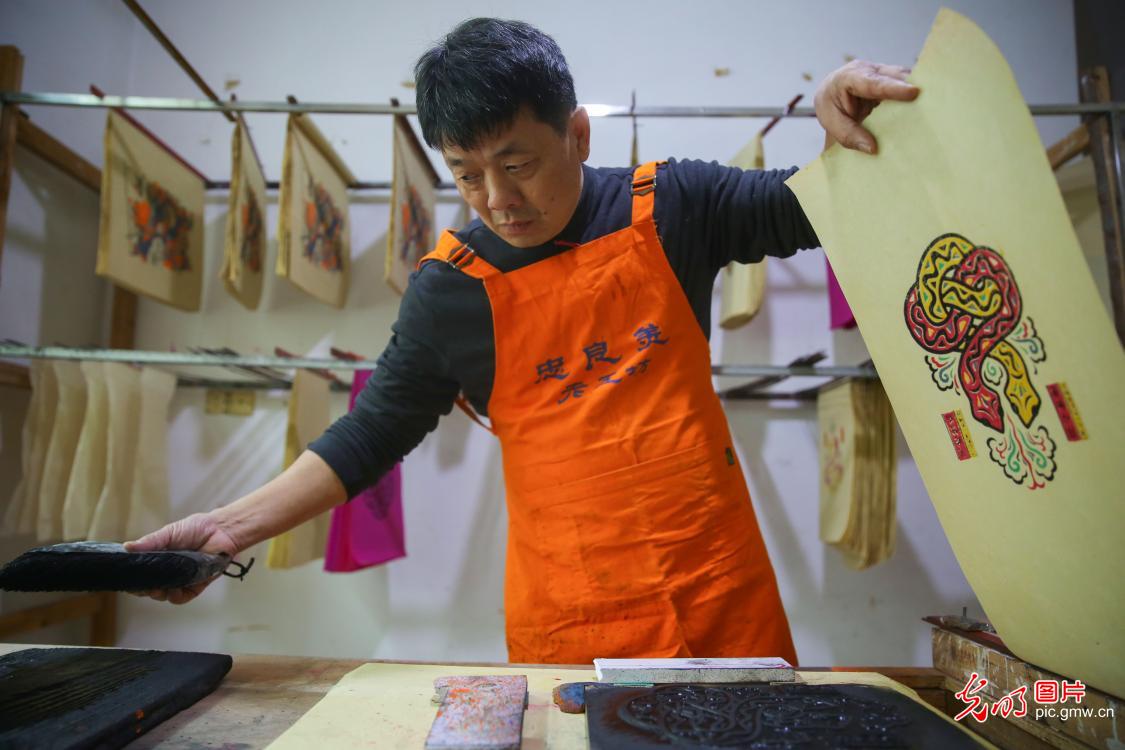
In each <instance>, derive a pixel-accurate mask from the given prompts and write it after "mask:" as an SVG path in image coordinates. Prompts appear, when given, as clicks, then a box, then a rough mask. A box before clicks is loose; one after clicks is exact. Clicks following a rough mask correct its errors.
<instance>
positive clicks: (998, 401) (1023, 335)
mask: <svg viewBox="0 0 1125 750" xmlns="http://www.w3.org/2000/svg"><path fill="white" fill-rule="evenodd" d="M911 80H912V81H913V82H914V83H916V84H917V85H918V86H919V87H920V88H921V95H920V96H919V98H918V100H917V101H916V102H914V103H896V102H884V103H883V104H881V105H880V106H879V107H878V108H877V109H876V110H875V112H874V113H873V114H872V115H871V117H869V118H868V120H867V122H866V124H867V126H868V127H869V128H870V130H871V131H872V132H873V133H874V134H875V136H876V138H877V139H878V141H879V155H878V156H875V157H871V156H867V155H865V154H862V153H859V152H855V151H849V150H845V149H843V148H840V147H838V146H837V147H833V148H831V149H829V150H828V151H827V152H826V153H825V154H823V155H822V156H821V158H820V159H818V160H817V161H816V162H814V163H813V164H811V165H809V166H808V167H807V168H805V169H803V170H801V171H800V172H798V173H797V174H796V175H794V176H793V177H791V178H790V179H789V185H790V186H791V187H792V188H793V190H794V192H795V193H796V194H797V197H798V199H799V200H800V202H801V205H802V206H803V208H804V210H805V212H806V214H807V215H808V216H809V218H810V220H811V221H812V224H813V226H814V227H815V228H816V231H817V234H818V235H819V237H820V239H821V241H822V242H823V243H824V248H825V251H826V252H827V253H828V256H829V258H830V260H831V262H832V266H833V268H834V269H835V271H836V274H837V276H838V278H839V280H840V284H841V286H842V288H843V289H844V292H845V293H846V294H847V297H848V301H849V302H850V303H851V306H852V308H853V310H854V311H855V314H856V320H857V321H858V323H859V327H860V330H861V332H862V333H863V337H864V340H865V342H866V343H867V346H868V348H869V350H870V352H871V355H872V357H873V358H874V361H875V364H876V366H877V367H878V368H879V374H880V376H881V378H882V381H883V384H884V386H885V388H886V390H887V393H888V395H889V396H890V399H891V402H892V405H893V407H894V411H895V414H896V415H897V417H898V420H899V423H900V424H901V425H902V428H903V432H904V433H905V435H906V439H907V441H908V442H909V444H910V447H911V452H912V453H913V455H914V458H915V460H916V461H917V463H918V467H919V470H920V472H921V474H922V478H923V480H924V481H925V484H926V488H927V489H928V491H929V494H930V497H931V499H932V500H933V503H934V507H935V508H936V510H937V513H938V517H939V518H940V520H941V523H942V526H943V527H944V529H945V531H946V534H947V535H948V537H949V541H950V544H951V545H952V547H953V550H954V552H955V554H956V555H957V558H958V560H959V562H960V563H961V566H962V568H963V569H964V572H965V575H966V577H967V578H968V580H969V583H970V584H971V585H972V587H973V590H974V591H975V593H976V594H977V596H978V597H979V599H980V601H981V604H982V605H983V606H984V608H985V611H986V612H987V614H988V616H989V618H990V619H991V620H992V622H993V624H994V625H995V626H996V629H997V631H998V632H999V634H1000V636H1001V637H1002V638H1003V639H1004V641H1005V643H1006V644H1007V645H1008V647H1009V648H1011V649H1012V651H1013V652H1015V654H1016V655H1017V656H1019V657H1020V658H1022V659H1025V660H1027V661H1029V662H1033V663H1035V664H1038V665H1040V666H1042V667H1045V668H1047V669H1050V670H1053V671H1055V672H1059V673H1060V674H1063V675H1066V676H1068V677H1070V678H1077V679H1081V680H1083V681H1085V682H1087V683H1089V684H1090V685H1093V686H1094V687H1097V688H1100V689H1102V690H1105V691H1107V692H1110V693H1113V694H1116V695H1125V579H1123V578H1122V577H1121V576H1120V575H1119V574H1118V571H1121V570H1123V569H1125V544H1123V543H1122V537H1123V535H1125V513H1122V506H1121V499H1122V490H1121V485H1122V481H1121V477H1120V464H1121V456H1122V446H1123V445H1125V400H1123V399H1122V398H1121V389H1122V384H1125V356H1123V354H1122V348H1121V344H1120V342H1119V341H1118V340H1117V336H1116V334H1115V332H1114V330H1113V327H1112V325H1111V324H1110V321H1109V319H1108V317H1107V316H1106V313H1105V310H1104V308H1103V307H1102V305H1101V302H1100V300H1099V297H1098V294H1097V290H1096V288H1095V286H1094V283H1093V280H1092V279H1091V277H1090V273H1089V270H1088V268H1087V266H1086V262H1085V260H1084V259H1083V257H1082V252H1081V250H1080V249H1079V246H1078V242H1077V240H1076V238H1075V235H1074V231H1073V229H1072V227H1071V224H1070V221H1069V219H1068V217H1067V212H1066V208H1065V207H1064V205H1063V201H1062V198H1061V197H1060V195H1059V190H1058V186H1057V184H1056V182H1055V179H1054V176H1053V175H1052V173H1051V169H1050V166H1049V165H1048V163H1047V158H1046V155H1045V153H1044V150H1043V145H1042V143H1041V142H1040V140H1039V135H1038V133H1037V131H1036V129H1035V126H1034V123H1033V121H1032V119H1031V117H1030V115H1029V113H1028V110H1027V105H1026V103H1025V102H1024V101H1023V99H1022V98H1021V96H1020V93H1019V90H1018V88H1017V87H1016V83H1015V80H1014V79H1013V77H1012V73H1011V71H1010V70H1009V68H1008V66H1007V64H1006V63H1005V61H1004V59H1003V57H1002V56H1001V55H1000V53H999V51H998V50H997V48H996V47H995V45H994V44H993V43H992V41H991V40H989V39H988V37H987V36H985V35H984V33H983V32H981V30H980V29H979V28H977V27H976V26H975V25H974V24H973V23H972V22H971V21H969V20H968V19H966V18H964V17H963V16H960V15H958V14H956V13H953V12H951V11H948V10H943V11H941V13H940V14H939V15H938V18H937V21H936V22H935V24H934V28H933V30H932V32H931V34H930V37H929V39H928V40H927V41H926V46H925V48H924V49H923V51H922V54H921V56H920V58H919V60H918V63H917V65H916V66H915V67H914V71H913V73H912V75H911ZM1057 383H1065V384H1066V386H1067V388H1068V390H1069V392H1070V395H1071V397H1072V399H1073V402H1074V405H1075V408H1076V409H1078V410H1080V411H1081V414H1082V420H1083V423H1084V426H1085V430H1086V432H1087V434H1088V438H1087V439H1085V440H1079V441H1072V440H1068V439H1067V437H1066V433H1065V430H1064V426H1063V424H1062V422H1060V416H1059V413H1058V411H1056V409H1055V408H1054V406H1053V404H1052V402H1051V399H1050V397H1049V390H1048V389H1049V388H1050V386H1051V385H1052V384H1057ZM956 410H961V411H962V413H963V421H964V422H965V424H966V425H967V428H968V430H969V431H971V432H972V433H973V441H974V443H975V451H976V452H977V453H978V456H977V457H976V458H972V459H971V460H961V458H960V456H959V455H958V451H956V450H954V448H953V447H952V446H951V437H950V431H949V429H948V428H947V421H946V419H945V418H944V417H943V415H947V414H950V413H952V412H955V411H956ZM954 423H955V424H956V420H955V419H954ZM963 450H964V451H967V448H963Z"/></svg>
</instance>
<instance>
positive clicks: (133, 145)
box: [95, 112, 205, 310]
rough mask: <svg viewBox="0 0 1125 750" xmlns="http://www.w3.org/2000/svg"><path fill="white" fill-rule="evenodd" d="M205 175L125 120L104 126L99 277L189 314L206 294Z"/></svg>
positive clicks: (112, 117)
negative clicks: (204, 236) (203, 294)
mask: <svg viewBox="0 0 1125 750" xmlns="http://www.w3.org/2000/svg"><path fill="white" fill-rule="evenodd" d="M204 189H205V185H204V179H203V176H202V175H200V174H199V173H198V172H196V171H195V170H194V169H192V168H191V167H189V166H188V165H187V164H185V163H184V162H182V161H181V160H180V159H179V157H177V156H174V155H173V154H172V153H171V152H169V151H168V149H167V148H165V147H164V146H163V145H161V144H160V143H159V142H157V141H156V140H155V139H154V138H153V137H152V136H151V135H149V134H148V133H146V132H144V131H143V130H141V129H139V128H138V127H136V126H135V125H133V123H131V122H130V121H129V120H128V119H126V118H125V117H122V116H121V115H119V114H118V113H116V112H110V113H109V115H108V116H107V118H106V125H105V166H104V167H103V169H102V191H101V211H100V214H101V220H100V222H99V224H98V260H97V266H96V268H95V270H96V272H97V274H98V275H99V276H105V277H108V278H109V279H111V280H113V283H115V284H117V285H118V286H122V287H125V288H126V289H129V290H130V291H133V292H136V293H138V294H143V295H145V296H147V297H151V298H153V299H155V300H158V301H160V302H164V303H166V304H169V305H172V306H173V307H179V308H181V309H184V310H198V309H199V299H200V293H201V291H202V289H203V230H204V227H203V193H204Z"/></svg>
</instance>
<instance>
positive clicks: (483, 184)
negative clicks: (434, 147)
mask: <svg viewBox="0 0 1125 750" xmlns="http://www.w3.org/2000/svg"><path fill="white" fill-rule="evenodd" d="M589 155H590V118H589V116H588V115H587V114H586V110H584V109H583V108H581V107H579V108H578V109H577V110H575V112H574V114H573V115H571V118H570V122H569V124H568V125H567V130H566V133H565V134H564V135H559V133H558V131H556V130H555V129H554V128H552V127H551V126H550V125H548V124H546V123H544V122H541V121H539V120H538V119H536V117H535V115H534V114H532V113H531V112H530V111H529V110H527V109H524V110H522V111H521V112H520V114H519V115H518V116H517V117H516V119H515V120H514V121H513V122H512V124H511V126H509V127H508V128H507V129H506V130H503V131H501V132H500V133H498V134H496V135H494V136H489V137H487V138H485V139H483V140H482V141H481V143H480V144H478V145H477V146H476V147H475V148H472V149H468V150H464V149H459V148H456V147H454V146H446V147H445V148H443V149H442V156H443V157H444V158H445V163H446V164H447V165H449V168H450V170H452V172H453V179H454V180H455V181H456V182H457V189H458V191H460V193H461V197H463V198H464V199H465V200H466V201H467V202H468V204H469V205H470V206H471V207H472V208H473V209H474V210H475V211H476V212H477V213H478V214H480V217H481V220H482V221H484V223H485V226H487V227H488V228H489V229H491V230H492V231H493V232H495V233H496V234H497V236H499V237H500V239H502V240H504V241H505V242H507V243H508V244H509V245H513V246H515V247H535V246H536V245H542V244H543V243H545V242H549V241H550V240H551V239H553V238H554V237H555V236H556V235H558V233H559V232H561V231H562V229H563V227H565V226H566V225H567V222H569V221H570V218H571V216H573V215H574V209H575V208H576V207H577V206H578V198H579V196H580V195H581V193H582V162H584V161H586V158H587V157H588V156H589Z"/></svg>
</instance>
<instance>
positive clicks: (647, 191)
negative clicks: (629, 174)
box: [632, 161, 664, 224]
mask: <svg viewBox="0 0 1125 750" xmlns="http://www.w3.org/2000/svg"><path fill="white" fill-rule="evenodd" d="M662 164H664V162H662V161H650V162H649V163H647V164H641V165H640V166H639V167H637V168H636V169H634V170H633V188H632V192H633V223H634V224H639V223H641V222H642V221H648V220H649V219H651V218H652V206H653V203H654V202H655V198H656V169H657V167H659V166H661V165H662Z"/></svg>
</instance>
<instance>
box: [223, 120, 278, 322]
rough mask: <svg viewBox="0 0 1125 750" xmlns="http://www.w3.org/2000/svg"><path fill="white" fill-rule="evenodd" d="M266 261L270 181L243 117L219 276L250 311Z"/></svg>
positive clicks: (234, 148)
mask: <svg viewBox="0 0 1125 750" xmlns="http://www.w3.org/2000/svg"><path fill="white" fill-rule="evenodd" d="M265 258H266V178H265V175H263V174H262V165H261V162H259V161H258V155H257V154H256V153H255V152H254V144H253V143H251V141H250V133H249V131H248V130H247V129H246V122H245V121H244V120H243V119H242V118H241V117H239V118H238V122H237V123H235V126H234V135H233V136H232V138H231V171H230V200H229V205H228V210H227V227H226V248H225V250H224V253H223V269H222V271H221V272H220V274H219V276H220V278H222V280H223V285H224V286H225V287H226V289H227V291H228V292H230V294H231V296H232V297H234V298H235V299H236V300H238V301H239V302H240V303H241V304H242V305H243V306H244V307H245V308H247V309H248V310H254V309H256V308H257V307H258V302H259V301H260V300H261V297H262V275H263V274H262V269H263V268H264V267H265Z"/></svg>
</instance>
